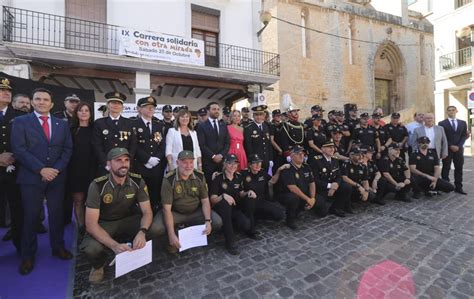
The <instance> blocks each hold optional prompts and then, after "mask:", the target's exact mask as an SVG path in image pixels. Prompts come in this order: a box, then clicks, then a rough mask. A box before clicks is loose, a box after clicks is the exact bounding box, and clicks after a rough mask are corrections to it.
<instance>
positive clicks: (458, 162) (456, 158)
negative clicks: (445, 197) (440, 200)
mask: <svg viewBox="0 0 474 299" xmlns="http://www.w3.org/2000/svg"><path fill="white" fill-rule="evenodd" d="M451 162H453V163H454V186H456V189H462V167H463V165H464V148H460V149H459V151H457V152H453V151H451V150H448V156H447V157H446V159H444V160H443V169H442V170H441V177H442V178H443V180H445V181H447V182H449V171H450V170H451Z"/></svg>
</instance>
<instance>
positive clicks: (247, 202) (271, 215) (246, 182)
mask: <svg viewBox="0 0 474 299" xmlns="http://www.w3.org/2000/svg"><path fill="white" fill-rule="evenodd" d="M259 162H262V159H260V157H259V156H258V155H252V156H249V164H253V163H259ZM241 174H242V191H244V192H248V191H250V190H252V191H253V192H254V193H255V194H256V195H257V197H256V198H249V197H248V196H245V197H243V198H242V203H243V211H244V214H245V215H246V216H247V218H248V219H249V220H250V234H251V235H255V218H263V219H270V220H274V221H279V220H282V219H283V217H284V216H285V215H284V210H283V209H282V208H281V206H280V205H278V204H277V203H275V202H272V201H270V200H269V193H268V181H269V180H270V179H271V177H270V175H268V173H267V172H266V171H265V170H264V169H263V168H262V169H260V171H258V172H257V173H254V172H252V171H251V170H250V169H246V170H244V171H242V173H241Z"/></svg>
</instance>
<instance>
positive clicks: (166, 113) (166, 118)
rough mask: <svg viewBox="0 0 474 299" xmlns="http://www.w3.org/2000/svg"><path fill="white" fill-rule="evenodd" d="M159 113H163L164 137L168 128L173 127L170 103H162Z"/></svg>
mask: <svg viewBox="0 0 474 299" xmlns="http://www.w3.org/2000/svg"><path fill="white" fill-rule="evenodd" d="M161 114H162V115H163V119H162V120H161V121H162V122H163V125H164V126H165V139H166V134H168V130H169V129H170V128H172V127H173V125H174V123H173V108H172V107H171V105H164V106H163V109H162V110H161Z"/></svg>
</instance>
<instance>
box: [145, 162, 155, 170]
mask: <svg viewBox="0 0 474 299" xmlns="http://www.w3.org/2000/svg"><path fill="white" fill-rule="evenodd" d="M145 167H146V168H148V169H152V168H153V165H151V164H150V162H148V163H146V164H145Z"/></svg>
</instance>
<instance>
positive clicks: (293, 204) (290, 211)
mask: <svg viewBox="0 0 474 299" xmlns="http://www.w3.org/2000/svg"><path fill="white" fill-rule="evenodd" d="M277 199H278V201H279V202H280V203H281V204H282V205H283V206H284V207H285V208H286V222H287V223H292V222H294V221H295V220H296V216H297V215H298V213H300V212H301V211H303V210H304V208H305V206H306V201H304V200H302V199H301V198H299V197H298V196H296V195H295V194H294V193H283V194H280V195H277Z"/></svg>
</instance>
